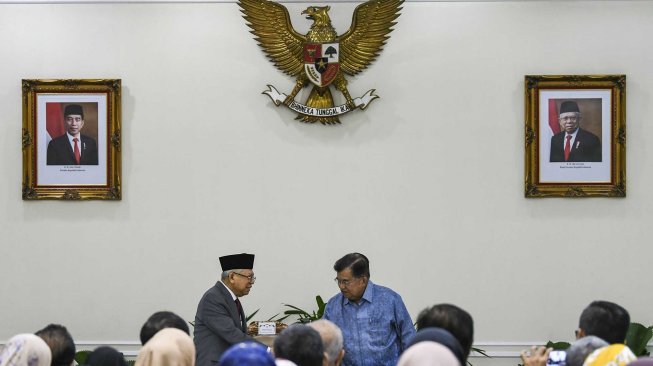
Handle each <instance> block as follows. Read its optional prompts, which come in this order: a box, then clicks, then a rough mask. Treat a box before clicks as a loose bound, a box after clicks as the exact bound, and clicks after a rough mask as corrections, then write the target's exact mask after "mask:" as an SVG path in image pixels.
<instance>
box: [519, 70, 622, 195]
mask: <svg viewBox="0 0 653 366" xmlns="http://www.w3.org/2000/svg"><path fill="white" fill-rule="evenodd" d="M525 85H526V196H527V197H542V196H584V195H589V196H592V195H614V196H621V195H622V194H623V195H625V179H624V178H625V148H624V144H625V76H623V75H608V76H593V75H576V76H527V77H526V84H525ZM621 183H623V184H621Z"/></svg>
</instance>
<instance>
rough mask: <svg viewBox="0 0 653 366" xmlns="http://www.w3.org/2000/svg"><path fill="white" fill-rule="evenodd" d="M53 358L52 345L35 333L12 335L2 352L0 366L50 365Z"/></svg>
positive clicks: (0, 353)
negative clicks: (49, 345)
mask: <svg viewBox="0 0 653 366" xmlns="http://www.w3.org/2000/svg"><path fill="white" fill-rule="evenodd" d="M51 360H52V353H51V352H50V347H48V345H47V343H45V341H44V340H43V339H41V338H40V337H39V336H36V335H34V334H19V335H17V336H14V337H12V338H11V339H10V340H9V342H7V344H6V345H5V348H3V349H2V352H0V366H50V361H51Z"/></svg>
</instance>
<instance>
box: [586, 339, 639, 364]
mask: <svg viewBox="0 0 653 366" xmlns="http://www.w3.org/2000/svg"><path fill="white" fill-rule="evenodd" d="M636 360H637V356H635V355H634V354H633V352H632V351H631V350H630V348H628V347H626V346H625V345H623V344H613V345H610V346H606V347H603V348H599V349H597V350H596V351H594V352H592V353H590V355H589V356H587V359H585V363H583V366H625V365H628V364H629V363H631V362H633V361H636Z"/></svg>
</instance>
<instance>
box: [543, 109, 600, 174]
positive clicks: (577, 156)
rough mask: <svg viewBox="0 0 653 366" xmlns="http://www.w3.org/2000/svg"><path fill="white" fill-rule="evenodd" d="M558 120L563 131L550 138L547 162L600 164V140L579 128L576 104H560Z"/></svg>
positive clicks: (579, 119) (579, 114) (579, 117)
mask: <svg viewBox="0 0 653 366" xmlns="http://www.w3.org/2000/svg"><path fill="white" fill-rule="evenodd" d="M558 119H559V123H560V125H561V127H562V128H563V130H564V131H561V132H559V133H557V134H555V135H554V136H553V137H552V138H551V155H550V159H549V161H550V162H552V163H555V162H565V161H572V162H600V161H601V140H599V138H598V137H596V135H594V134H593V133H591V132H589V131H586V130H583V129H582V128H580V127H579V126H580V121H581V119H582V115H581V113H580V109H578V104H576V102H573V101H565V102H562V104H561V105H560V114H559V116H558Z"/></svg>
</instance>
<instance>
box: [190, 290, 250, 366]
mask: <svg viewBox="0 0 653 366" xmlns="http://www.w3.org/2000/svg"><path fill="white" fill-rule="evenodd" d="M242 315H243V321H242V322H241V321H240V317H239V315H238V308H237V307H236V303H235V302H234V300H233V299H232V298H231V294H230V293H229V291H228V290H227V288H226V287H225V286H224V285H223V284H222V283H220V281H218V282H217V283H216V284H215V286H213V287H211V288H210V289H208V291H206V293H204V296H202V300H200V303H199V305H197V314H195V330H194V332H193V336H194V339H193V341H194V342H195V349H196V351H197V356H196V359H195V365H196V366H213V365H215V364H217V363H218V360H220V356H221V355H222V353H223V352H224V351H226V350H227V348H229V347H230V346H231V345H233V344H236V343H238V342H242V341H245V340H248V339H251V338H250V337H248V336H247V327H246V324H245V321H244V319H245V315H244V314H242Z"/></svg>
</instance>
